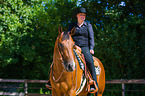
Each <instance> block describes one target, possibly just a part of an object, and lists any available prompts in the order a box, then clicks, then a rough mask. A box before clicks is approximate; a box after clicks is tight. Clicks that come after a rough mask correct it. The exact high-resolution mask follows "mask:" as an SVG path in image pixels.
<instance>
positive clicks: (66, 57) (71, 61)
mask: <svg viewBox="0 0 145 96" xmlns="http://www.w3.org/2000/svg"><path fill="white" fill-rule="evenodd" d="M58 31H59V36H58V38H57V40H58V41H57V46H58V47H57V48H58V50H59V51H58V52H59V53H60V56H61V59H62V63H63V65H64V67H65V69H66V71H68V72H72V71H74V70H75V67H76V64H75V55H74V51H73V50H74V46H75V43H74V41H73V39H72V37H71V35H73V33H74V32H75V28H73V29H72V30H71V32H66V31H65V32H63V31H62V27H59V28H58Z"/></svg>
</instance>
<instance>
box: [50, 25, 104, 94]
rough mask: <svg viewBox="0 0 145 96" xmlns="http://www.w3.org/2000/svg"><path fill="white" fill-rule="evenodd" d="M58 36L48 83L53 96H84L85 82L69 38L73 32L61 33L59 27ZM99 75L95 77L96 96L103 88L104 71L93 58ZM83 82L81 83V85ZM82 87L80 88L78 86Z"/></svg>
mask: <svg viewBox="0 0 145 96" xmlns="http://www.w3.org/2000/svg"><path fill="white" fill-rule="evenodd" d="M58 31H59V35H58V37H57V39H56V42H55V47H54V54H53V64H52V67H51V70H50V83H51V86H52V95H53V96H76V95H78V96H86V95H87V94H88V91H87V82H86V81H87V80H86V79H85V78H84V79H82V78H83V70H82V69H81V68H80V65H79V62H78V60H77V58H76V55H75V53H74V47H75V43H74V41H73V39H72V37H71V35H73V34H74V32H75V30H74V29H72V31H71V32H70V33H69V32H62V28H61V27H59V30H58ZM96 63H97V64H98V66H99V69H100V75H97V81H98V86H99V90H98V95H97V96H102V94H103V92H104V88H105V71H104V67H103V65H102V63H101V62H100V60H99V59H97V58H95V64H96ZM82 82H83V83H82ZM81 85H83V86H82V87H81V88H80V86H81Z"/></svg>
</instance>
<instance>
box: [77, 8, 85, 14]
mask: <svg viewBox="0 0 145 96" xmlns="http://www.w3.org/2000/svg"><path fill="white" fill-rule="evenodd" d="M78 13H85V14H86V9H85V8H80V9H78V12H77V14H78Z"/></svg>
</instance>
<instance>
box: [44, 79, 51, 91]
mask: <svg viewBox="0 0 145 96" xmlns="http://www.w3.org/2000/svg"><path fill="white" fill-rule="evenodd" d="M49 83H50V80H48V81H47V83H46V84H45V85H46V87H47V88H48V89H50V90H51V89H52V87H51V85H49Z"/></svg>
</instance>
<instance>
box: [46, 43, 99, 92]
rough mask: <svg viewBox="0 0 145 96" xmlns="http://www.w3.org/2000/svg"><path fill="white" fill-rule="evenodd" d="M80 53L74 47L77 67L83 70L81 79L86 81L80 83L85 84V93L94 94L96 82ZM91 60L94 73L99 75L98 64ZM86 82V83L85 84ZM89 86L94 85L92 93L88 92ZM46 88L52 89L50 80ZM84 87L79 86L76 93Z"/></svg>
mask: <svg viewBox="0 0 145 96" xmlns="http://www.w3.org/2000/svg"><path fill="white" fill-rule="evenodd" d="M81 52H82V49H81V48H80V47H79V46H77V45H75V47H74V53H75V55H76V58H77V60H78V62H79V65H80V68H81V69H82V70H83V76H82V79H86V80H82V83H86V84H87V89H86V90H87V91H88V92H89V93H95V92H97V91H98V87H97V85H96V82H95V81H94V80H93V79H92V76H91V74H90V72H89V70H88V68H87V66H86V62H85V58H84V55H83V54H82V53H81ZM93 60H94V66H95V71H96V75H99V74H100V70H99V67H98V66H99V62H97V60H96V58H95V57H93ZM85 81H86V82H85ZM81 85H84V84H81ZM91 85H94V86H95V89H96V90H94V91H91V92H90V86H91ZM46 87H47V88H48V89H52V87H51V84H50V80H48V82H47V84H46ZM83 87H84V86H80V88H79V89H78V90H77V93H79V92H80V91H81V90H82V89H83Z"/></svg>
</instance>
